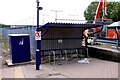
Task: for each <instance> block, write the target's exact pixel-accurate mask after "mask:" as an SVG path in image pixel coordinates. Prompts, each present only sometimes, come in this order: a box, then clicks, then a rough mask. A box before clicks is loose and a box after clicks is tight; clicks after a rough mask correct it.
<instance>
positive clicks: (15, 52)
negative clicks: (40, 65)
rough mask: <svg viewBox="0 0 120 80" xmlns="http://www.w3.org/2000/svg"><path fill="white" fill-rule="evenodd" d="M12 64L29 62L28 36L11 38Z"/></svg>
mask: <svg viewBox="0 0 120 80" xmlns="http://www.w3.org/2000/svg"><path fill="white" fill-rule="evenodd" d="M11 54H12V62H13V63H20V62H27V61H30V60H31V59H30V41H29V36H22V37H21V36H17V37H16V36H15V37H14V36H12V37H11Z"/></svg>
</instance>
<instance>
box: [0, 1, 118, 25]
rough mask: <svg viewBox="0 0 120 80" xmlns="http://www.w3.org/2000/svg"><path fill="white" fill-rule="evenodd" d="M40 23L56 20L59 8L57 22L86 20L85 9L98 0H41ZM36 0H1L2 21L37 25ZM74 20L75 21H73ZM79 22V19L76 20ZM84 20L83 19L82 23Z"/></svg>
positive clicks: (0, 21)
mask: <svg viewBox="0 0 120 80" xmlns="http://www.w3.org/2000/svg"><path fill="white" fill-rule="evenodd" d="M39 1H40V4H39V5H40V6H41V7H43V10H40V11H39V12H40V17H39V18H40V24H45V23H47V22H55V16H56V14H55V12H54V11H55V10H57V11H58V12H57V19H59V20H57V22H67V21H66V20H61V19H73V20H85V18H84V10H86V8H87V7H88V5H89V4H90V3H91V2H92V1H98V0H39ZM109 1H120V0H109ZM36 6H37V4H36V0H7V1H6V0H0V23H3V24H7V25H28V24H29V25H36V24H37V22H36V20H37V19H36V16H37V12H36V11H37V9H36ZM72 22H74V21H72ZM75 22H78V21H75ZM79 22H80V21H79ZM82 22H83V21H81V23H82Z"/></svg>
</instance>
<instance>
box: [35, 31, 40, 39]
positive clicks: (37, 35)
mask: <svg viewBox="0 0 120 80" xmlns="http://www.w3.org/2000/svg"><path fill="white" fill-rule="evenodd" d="M35 40H41V31H35Z"/></svg>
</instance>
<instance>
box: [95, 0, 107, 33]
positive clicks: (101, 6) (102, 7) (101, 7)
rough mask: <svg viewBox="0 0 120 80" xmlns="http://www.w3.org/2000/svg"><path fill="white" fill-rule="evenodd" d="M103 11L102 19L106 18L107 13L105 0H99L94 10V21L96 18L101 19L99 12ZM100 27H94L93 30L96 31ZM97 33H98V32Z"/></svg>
mask: <svg viewBox="0 0 120 80" xmlns="http://www.w3.org/2000/svg"><path fill="white" fill-rule="evenodd" d="M101 10H102V12H103V15H102V21H103V20H105V19H106V15H107V0H100V1H99V4H98V6H97V10H96V13H95V18H94V23H96V21H97V20H101V18H100V12H101ZM99 30H100V28H99V27H98V28H95V32H96V31H99ZM98 35H99V33H98Z"/></svg>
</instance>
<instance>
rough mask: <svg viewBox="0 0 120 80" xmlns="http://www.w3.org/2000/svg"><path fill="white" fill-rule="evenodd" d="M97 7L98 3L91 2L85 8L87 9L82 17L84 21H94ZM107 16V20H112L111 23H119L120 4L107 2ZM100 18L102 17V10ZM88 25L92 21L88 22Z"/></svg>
mask: <svg viewBox="0 0 120 80" xmlns="http://www.w3.org/2000/svg"><path fill="white" fill-rule="evenodd" d="M97 6H98V2H92V3H91V4H90V5H89V6H88V7H87V9H86V10H85V11H84V16H85V19H86V20H94V17H95V12H96V9H97ZM107 14H108V15H107V19H112V20H113V21H120V2H108V3H107ZM100 16H101V17H102V10H101V15H100ZM88 23H93V21H88Z"/></svg>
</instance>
